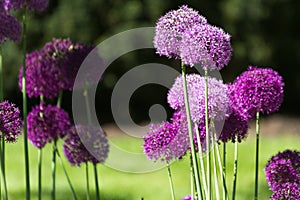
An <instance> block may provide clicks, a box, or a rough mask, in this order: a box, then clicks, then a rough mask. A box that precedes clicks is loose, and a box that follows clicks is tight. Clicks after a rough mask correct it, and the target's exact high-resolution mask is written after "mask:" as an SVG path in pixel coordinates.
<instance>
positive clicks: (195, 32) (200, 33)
mask: <svg viewBox="0 0 300 200" xmlns="http://www.w3.org/2000/svg"><path fill="white" fill-rule="evenodd" d="M231 52H232V48H231V45H230V35H229V34H228V33H225V32H224V30H223V29H221V28H218V27H215V26H212V25H210V24H206V25H202V26H199V25H197V24H196V25H194V26H192V28H190V29H187V30H186V31H185V32H184V34H183V35H182V44H181V48H180V57H181V59H182V60H183V62H184V63H185V64H186V65H190V66H194V65H195V64H197V63H199V64H201V66H202V67H203V68H204V69H209V70H214V69H218V70H220V69H222V68H223V67H224V66H225V65H227V64H228V62H229V61H230V58H231Z"/></svg>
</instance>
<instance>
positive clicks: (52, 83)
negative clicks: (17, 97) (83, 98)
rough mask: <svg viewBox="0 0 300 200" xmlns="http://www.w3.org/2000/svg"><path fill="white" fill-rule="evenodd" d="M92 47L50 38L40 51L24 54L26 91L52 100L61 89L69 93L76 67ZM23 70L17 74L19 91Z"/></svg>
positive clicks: (34, 95) (68, 40) (30, 95)
mask: <svg viewBox="0 0 300 200" xmlns="http://www.w3.org/2000/svg"><path fill="white" fill-rule="evenodd" d="M91 50H92V46H88V45H83V44H80V43H77V44H73V43H72V41H71V40H70V39H53V40H52V41H51V42H49V43H46V44H45V46H44V47H43V48H42V49H41V50H40V51H34V52H32V53H30V54H27V55H26V66H27V67H26V83H27V85H26V92H27V94H28V96H29V97H38V96H40V95H42V96H44V97H46V98H55V97H57V96H58V94H59V91H61V90H72V89H73V85H74V80H75V77H76V75H77V72H78V70H79V67H80V65H81V63H82V62H83V60H84V59H85V57H86V56H87V54H88V53H89V52H90V51H91ZM22 76H23V67H21V69H20V73H19V87H20V89H21V90H22Z"/></svg>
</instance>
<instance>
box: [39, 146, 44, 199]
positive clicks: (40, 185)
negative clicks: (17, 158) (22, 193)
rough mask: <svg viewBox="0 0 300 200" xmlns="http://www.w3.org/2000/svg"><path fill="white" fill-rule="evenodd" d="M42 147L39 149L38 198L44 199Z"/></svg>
mask: <svg viewBox="0 0 300 200" xmlns="http://www.w3.org/2000/svg"><path fill="white" fill-rule="evenodd" d="M42 155H43V152H42V149H38V200H41V199H42Z"/></svg>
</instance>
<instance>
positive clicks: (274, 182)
mask: <svg viewBox="0 0 300 200" xmlns="http://www.w3.org/2000/svg"><path fill="white" fill-rule="evenodd" d="M265 172H266V179H267V182H268V184H269V186H270V188H271V189H272V190H273V191H276V190H277V188H278V187H280V185H281V184H284V183H295V184H297V185H298V186H300V152H299V151H291V150H286V151H284V152H282V153H278V154H277V155H275V156H273V157H272V158H271V159H270V160H269V161H268V163H267V165H266V167H265Z"/></svg>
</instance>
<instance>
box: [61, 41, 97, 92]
mask: <svg viewBox="0 0 300 200" xmlns="http://www.w3.org/2000/svg"><path fill="white" fill-rule="evenodd" d="M93 48H94V46H91V45H84V44H81V43H77V44H75V45H74V48H73V49H72V50H71V51H67V52H66V54H65V56H64V59H63V60H62V61H61V64H60V65H61V68H60V69H61V77H62V79H61V82H62V83H61V84H62V86H61V87H62V88H63V89H64V90H70V91H71V90H72V89H73V86H74V81H75V78H76V75H77V73H78V70H79V68H80V66H81V64H82V62H83V61H84V59H85V58H86V57H87V55H88V54H89V53H90V52H91V51H92V50H93ZM87 81H88V80H87ZM82 84H83V83H82ZM83 86H84V85H83Z"/></svg>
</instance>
